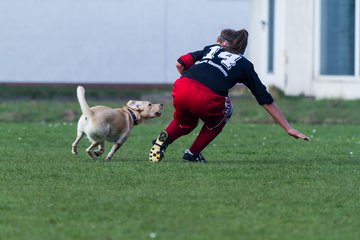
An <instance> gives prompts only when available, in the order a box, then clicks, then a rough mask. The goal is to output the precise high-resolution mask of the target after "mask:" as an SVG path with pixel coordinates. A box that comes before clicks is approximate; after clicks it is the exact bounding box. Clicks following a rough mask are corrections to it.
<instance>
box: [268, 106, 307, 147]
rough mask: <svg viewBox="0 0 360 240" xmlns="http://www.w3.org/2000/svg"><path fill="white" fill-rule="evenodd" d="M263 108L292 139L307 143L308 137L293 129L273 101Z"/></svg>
mask: <svg viewBox="0 0 360 240" xmlns="http://www.w3.org/2000/svg"><path fill="white" fill-rule="evenodd" d="M262 106H263V108H265V110H266V111H267V112H268V113H269V114H270V115H271V116H272V117H273V118H274V119H275V121H276V122H277V123H278V124H279V125H280V126H281V127H282V128H283V129H284V130H285V131H286V132H287V133H288V134H289V135H290V136H293V137H294V138H300V139H303V140H305V141H309V140H310V139H309V137H307V136H305V135H304V134H302V133H301V132H299V131H298V130H296V129H294V128H293V127H292V126H291V125H290V123H289V122H288V121H287V120H286V118H285V117H284V115H283V114H282V112H281V110H280V108H279V106H278V105H277V104H276V103H275V102H274V101H273V102H272V103H271V104H263V105H262Z"/></svg>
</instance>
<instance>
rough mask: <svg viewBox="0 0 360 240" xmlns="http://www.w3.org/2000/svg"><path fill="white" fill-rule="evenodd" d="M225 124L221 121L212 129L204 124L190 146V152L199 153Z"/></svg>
mask: <svg viewBox="0 0 360 240" xmlns="http://www.w3.org/2000/svg"><path fill="white" fill-rule="evenodd" d="M225 124H226V122H225V121H223V122H222V123H221V124H220V125H219V126H217V127H216V128H214V129H212V130H209V129H208V128H207V127H206V126H205V124H204V126H203V127H202V129H201V131H200V133H199V135H198V136H197V138H196V139H195V141H194V143H193V144H192V146H191V147H190V149H189V150H190V152H191V153H192V154H194V155H196V154H199V153H200V152H201V151H202V150H204V148H205V147H206V146H207V145H208V144H209V143H210V142H211V141H212V140H214V138H215V137H216V136H217V135H219V133H220V132H221V130H222V129H223V127H224V126H225Z"/></svg>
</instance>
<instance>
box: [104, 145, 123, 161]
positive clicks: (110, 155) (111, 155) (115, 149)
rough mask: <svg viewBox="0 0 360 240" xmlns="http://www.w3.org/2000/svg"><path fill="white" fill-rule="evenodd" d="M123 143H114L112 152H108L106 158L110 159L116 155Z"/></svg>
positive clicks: (106, 159)
mask: <svg viewBox="0 0 360 240" xmlns="http://www.w3.org/2000/svg"><path fill="white" fill-rule="evenodd" d="M121 145H122V144H120V143H114V145H113V146H112V148H111V150H110V152H109V153H108V155H107V156H106V158H105V161H110V160H111V158H112V157H113V156H114V154H115V153H116V151H117V150H119V148H120V147H121Z"/></svg>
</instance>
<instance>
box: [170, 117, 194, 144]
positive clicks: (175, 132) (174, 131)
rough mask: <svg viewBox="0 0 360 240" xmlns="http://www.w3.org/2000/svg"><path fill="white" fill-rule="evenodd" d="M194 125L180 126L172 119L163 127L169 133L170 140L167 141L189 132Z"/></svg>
mask: <svg viewBox="0 0 360 240" xmlns="http://www.w3.org/2000/svg"><path fill="white" fill-rule="evenodd" d="M195 127H196V125H195ZM195 127H193V128H181V127H180V125H179V124H178V123H177V122H176V121H175V120H172V121H171V122H170V124H169V126H168V127H167V128H166V129H165V131H166V132H167V133H168V134H169V140H170V142H169V143H172V142H174V141H175V140H176V139H178V138H179V137H181V136H184V135H186V134H189V133H190V132H191V131H192V130H193V129H194V128H195Z"/></svg>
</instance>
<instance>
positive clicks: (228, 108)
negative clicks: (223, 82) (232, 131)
mask: <svg viewBox="0 0 360 240" xmlns="http://www.w3.org/2000/svg"><path fill="white" fill-rule="evenodd" d="M224 100H225V102H223V103H222V104H224V105H223V106H224V107H223V110H222V111H221V112H220V113H219V114H216V113H214V112H213V113H212V114H211V115H209V114H208V112H207V113H206V114H204V115H203V116H202V117H201V119H202V120H203V121H204V125H203V127H202V129H201V131H200V133H199V135H198V136H197V138H196V139H195V141H194V143H193V144H192V145H191V147H190V149H189V150H185V153H184V156H183V159H184V160H187V161H192V162H204V163H206V162H207V161H206V160H205V158H204V157H203V156H202V154H201V152H202V151H203V150H204V149H205V148H206V147H207V146H208V145H209V143H211V142H212V141H213V140H214V139H215V138H216V136H218V135H219V133H220V132H221V131H222V129H223V128H224V126H225V124H226V122H227V121H228V120H229V119H230V117H231V115H232V112H233V107H232V104H231V101H230V99H229V98H228V97H227V98H225V99H224ZM211 109H216V108H211Z"/></svg>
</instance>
